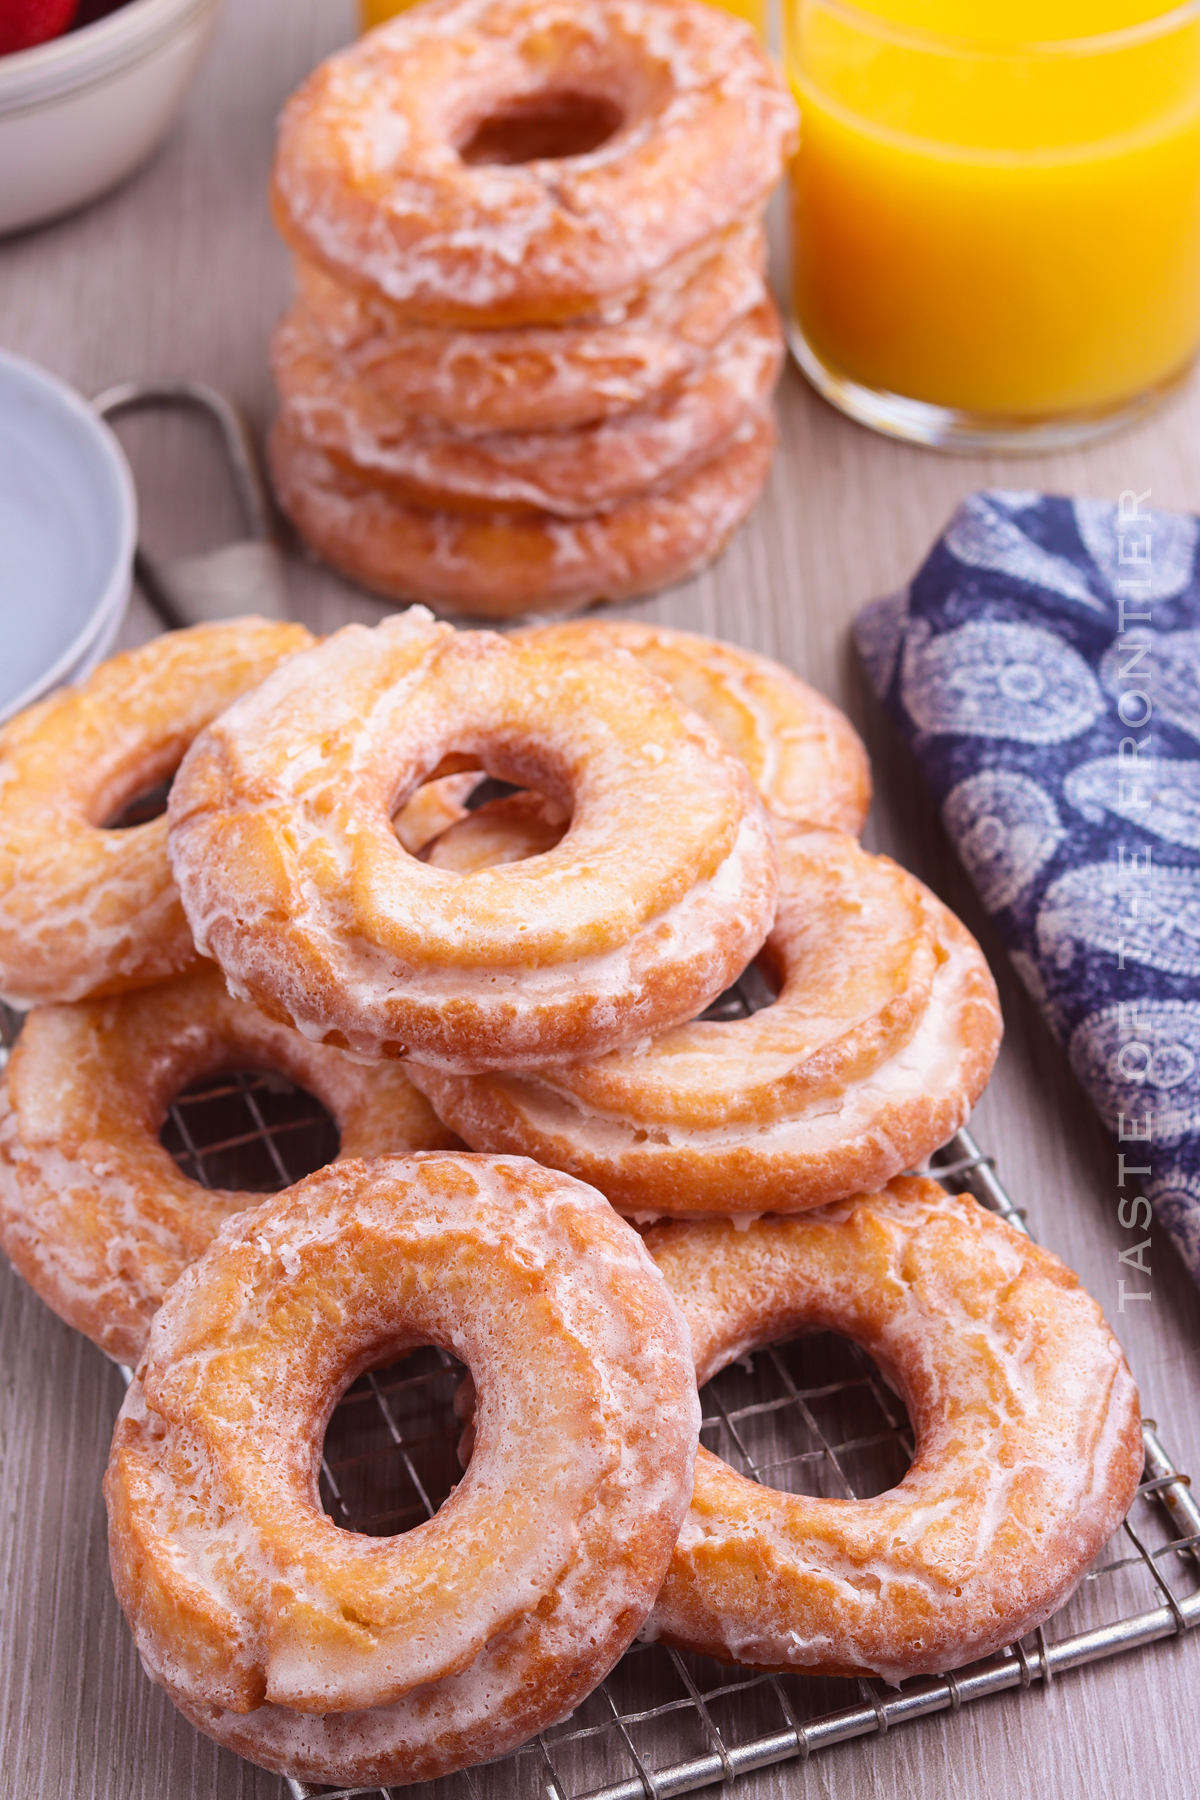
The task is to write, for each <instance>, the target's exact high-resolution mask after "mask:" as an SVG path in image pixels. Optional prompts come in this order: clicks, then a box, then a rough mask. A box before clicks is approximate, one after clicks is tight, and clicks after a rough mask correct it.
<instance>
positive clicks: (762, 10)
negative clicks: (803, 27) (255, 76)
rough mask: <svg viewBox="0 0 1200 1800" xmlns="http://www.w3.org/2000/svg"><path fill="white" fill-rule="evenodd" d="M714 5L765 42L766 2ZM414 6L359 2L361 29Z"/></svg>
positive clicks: (720, 0)
mask: <svg viewBox="0 0 1200 1800" xmlns="http://www.w3.org/2000/svg"><path fill="white" fill-rule="evenodd" d="M715 4H717V5H718V6H724V8H725V11H726V12H731V13H736V14H737V16H738V18H739V19H746V20H747V21H748V22H749V23H750V24H751V25H753V26H754V29H755V30H756V31H757V32H758V35H759V37H761V38H762V39H763V41H764V42H765V41H766V36H767V6H768V0H715ZM415 5H416V0H359V13H360V15H361V17H362V28H363V30H364V31H369V30H370V29H371V27H372V25H382V23H383V21H384V20H385V19H390V18H391V17H392V15H393V14H394V13H399V12H407V11H408V8H409V7H410V6H415Z"/></svg>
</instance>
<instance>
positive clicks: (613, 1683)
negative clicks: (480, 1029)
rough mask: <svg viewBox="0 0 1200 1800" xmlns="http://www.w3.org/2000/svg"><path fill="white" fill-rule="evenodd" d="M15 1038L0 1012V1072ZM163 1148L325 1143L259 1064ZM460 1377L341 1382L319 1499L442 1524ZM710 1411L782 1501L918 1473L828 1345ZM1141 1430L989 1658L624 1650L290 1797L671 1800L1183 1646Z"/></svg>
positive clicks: (270, 1173)
mask: <svg viewBox="0 0 1200 1800" xmlns="http://www.w3.org/2000/svg"><path fill="white" fill-rule="evenodd" d="M770 997H771V996H770V992H769V990H768V989H767V988H766V986H765V983H763V981H762V978H761V977H760V976H759V975H758V974H757V972H756V971H755V970H753V969H751V970H749V971H747V974H746V975H745V976H744V977H743V978H742V981H741V982H740V983H739V984H738V985H737V987H736V988H734V989H731V990H730V992H729V993H728V994H726V995H724V996H722V998H721V999H720V1000H718V1001H717V1002H716V1003H715V1004H714V1005H713V1006H712V1007H711V1008H710V1009H709V1012H708V1014H706V1017H708V1018H724V1019H732V1018H737V1017H739V1016H745V1015H746V1014H748V1013H750V1012H753V1011H756V1010H757V1009H758V1008H759V1007H761V1006H763V1005H764V1004H767V1003H768V1002H769V1000H770ZM18 1028H19V1020H18V1019H17V1017H16V1016H15V1015H13V1014H4V1013H3V1009H0V1059H6V1058H7V1054H8V1048H9V1047H10V1046H11V1045H12V1043H13V1042H14V1041H15V1036H16V1032H17V1029H18ZM162 1135H163V1142H164V1144H165V1145H166V1147H167V1148H168V1149H169V1150H170V1151H171V1152H172V1154H173V1155H174V1156H175V1157H176V1158H177V1160H178V1161H179V1163H180V1165H181V1167H182V1168H184V1169H185V1170H186V1172H187V1173H188V1174H189V1175H192V1176H193V1177H194V1178H195V1179H196V1180H198V1181H200V1182H202V1183H204V1184H205V1185H207V1186H210V1187H238V1188H243V1189H252V1190H259V1191H263V1192H268V1191H271V1190H273V1189H277V1188H279V1187H280V1186H286V1185H287V1184H288V1183H290V1182H291V1181H294V1180H297V1179H298V1178H299V1177H300V1176H301V1175H303V1174H305V1173H306V1172H307V1171H308V1170H310V1169H313V1168H316V1167H318V1166H320V1164H321V1163H323V1162H325V1161H327V1160H328V1159H329V1158H330V1156H332V1155H333V1154H335V1153H336V1145H337V1134H336V1129H335V1127H334V1125H333V1123H332V1121H331V1120H330V1119H329V1117H328V1115H327V1114H326V1113H325V1112H324V1110H323V1109H322V1108H321V1106H320V1105H319V1104H318V1102H317V1101H315V1100H313V1099H312V1098H311V1097H310V1096H309V1095H307V1094H304V1093H301V1092H300V1091H298V1090H297V1089H295V1088H294V1087H293V1086H292V1084H291V1083H290V1082H289V1081H287V1080H286V1078H284V1077H281V1076H278V1075H275V1074H262V1073H255V1072H235V1073H233V1074H229V1075H222V1076H219V1077H216V1078H210V1079H209V1080H207V1081H205V1082H202V1083H200V1084H198V1085H197V1086H195V1087H193V1088H192V1089H189V1090H188V1091H187V1092H186V1093H184V1094H182V1095H180V1096H179V1098H178V1099H177V1100H176V1101H175V1103H174V1104H173V1105H172V1107H171V1109H170V1113H169V1117H168V1119H167V1121H166V1124H165V1125H164V1128H163V1134H162ZM929 1172H930V1173H933V1174H936V1176H937V1178H938V1179H939V1180H940V1181H942V1182H943V1183H944V1184H945V1185H946V1186H947V1187H949V1188H951V1189H952V1190H953V1191H955V1192H964V1191H965V1192H969V1193H971V1194H973V1195H974V1197H975V1198H976V1199H977V1200H978V1201H980V1202H981V1204H983V1205H984V1206H988V1207H990V1208H991V1209H992V1210H994V1211H996V1212H999V1213H1001V1214H1003V1216H1004V1217H1005V1218H1007V1219H1008V1220H1009V1221H1010V1222H1011V1223H1012V1224H1013V1225H1014V1226H1015V1227H1016V1228H1017V1229H1018V1230H1021V1231H1027V1229H1028V1227H1027V1225H1026V1222H1025V1217H1024V1213H1023V1212H1022V1211H1021V1209H1020V1208H1018V1207H1017V1206H1016V1205H1015V1204H1014V1203H1013V1201H1012V1200H1011V1199H1010V1197H1009V1196H1008V1194H1007V1193H1006V1191H1005V1189H1004V1187H1003V1186H1002V1184H1001V1181H1000V1178H999V1176H998V1174H997V1172H996V1169H995V1166H994V1164H993V1162H992V1160H991V1158H990V1157H988V1156H985V1155H984V1154H983V1152H982V1151H981V1150H980V1148H979V1146H978V1144H977V1143H976V1142H975V1140H974V1138H973V1137H972V1136H971V1134H970V1132H968V1131H961V1132H959V1133H958V1134H957V1136H956V1137H955V1138H953V1139H952V1140H951V1142H950V1143H949V1144H948V1145H947V1146H946V1147H945V1149H944V1150H943V1151H941V1152H940V1153H939V1154H938V1155H937V1156H936V1157H935V1158H934V1159H933V1161H932V1163H931V1167H930V1171H929ZM462 1373H463V1370H462V1368H461V1366H460V1365H459V1364H458V1363H456V1362H455V1361H454V1359H453V1358H452V1357H451V1356H449V1355H448V1354H446V1353H445V1352H444V1351H441V1350H436V1349H424V1350H418V1351H416V1352H415V1353H413V1354H412V1355H410V1356H408V1357H406V1358H404V1359H403V1360H402V1361H401V1362H399V1363H396V1364H395V1365H393V1366H392V1367H391V1368H389V1369H384V1370H377V1371H374V1372H373V1373H370V1374H368V1375H365V1376H363V1377H362V1378H360V1379H359V1380H358V1381H356V1382H355V1383H354V1385H353V1386H352V1387H351V1388H350V1389H349V1390H348V1392H347V1393H346V1394H345V1396H344V1397H343V1399H342V1401H341V1403H340V1405H339V1406H338V1408H337V1410H336V1412H335V1413H334V1415H333V1418H332V1419H331V1421H330V1425H329V1429H328V1432H327V1434H326V1439H325V1446H324V1457H323V1460H322V1467H321V1497H322V1501H323V1504H324V1506H325V1509H326V1511H327V1512H328V1513H329V1514H330V1516H331V1517H332V1518H333V1519H335V1520H336V1521H337V1523H338V1524H339V1525H341V1526H343V1527H344V1528H345V1529H346V1530H351V1531H358V1532H365V1533H368V1534H371V1535H375V1536H389V1535H393V1534H395V1533H397V1532H401V1531H404V1530H407V1529H408V1528H409V1527H410V1526H413V1525H416V1524H419V1523H420V1522H421V1520H423V1519H426V1518H430V1517H432V1516H433V1514H434V1513H435V1512H436V1511H437V1508H438V1506H439V1505H440V1504H441V1502H442V1501H443V1500H444V1499H445V1498H446V1496H447V1494H448V1493H449V1491H450V1489H451V1487H452V1486H453V1485H454V1483H455V1482H456V1481H457V1480H458V1479H459V1478H460V1475H461V1470H460V1468H459V1464H458V1458H457V1440H458V1431H459V1427H458V1424H457V1422H456V1421H455V1419H454V1415H453V1406H452V1402H453V1397H454V1392H455V1389H456V1387H457V1385H458V1382H459V1380H460V1379H461V1376H462ZM702 1402H703V1414H704V1422H703V1425H702V1428H701V1441H702V1442H703V1443H704V1444H705V1445H706V1446H707V1447H708V1448H709V1449H710V1450H712V1451H714V1452H715V1453H716V1454H717V1455H719V1456H722V1457H724V1458H725V1460H726V1461H728V1462H730V1463H731V1464H732V1465H733V1467H734V1468H736V1469H739V1470H740V1471H741V1472H742V1473H743V1474H745V1475H748V1476H750V1477H751V1478H752V1479H755V1480H758V1481H763V1482H765V1483H767V1484H768V1485H770V1486H773V1487H778V1488H784V1489H788V1490H790V1491H794V1492H803V1493H810V1494H818V1495H829V1496H842V1497H845V1498H854V1497H859V1498H861V1497H865V1496H868V1495H872V1494H877V1493H881V1492H882V1491H883V1490H884V1489H886V1488H888V1487H890V1486H892V1485H893V1484H894V1483H895V1482H897V1481H898V1480H899V1479H900V1477H901V1476H902V1475H903V1473H904V1471H905V1469H906V1468H907V1467H908V1464H909V1462H910V1461H911V1457H912V1440H911V1436H910V1432H909V1422H908V1418H907V1416H906V1414H905V1412H904V1408H903V1406H902V1405H901V1403H900V1402H899V1401H898V1400H897V1398H896V1396H895V1395H894V1394H893V1393H892V1392H891V1390H890V1389H889V1388H888V1387H887V1386H886V1385H885V1384H884V1383H883V1381H882V1380H881V1379H880V1377H879V1375H878V1372H877V1370H876V1368H875V1365H874V1364H873V1363H872V1362H871V1360H870V1359H869V1358H868V1357H866V1356H865V1355H864V1354H863V1353H862V1352H861V1351H860V1350H859V1349H858V1348H857V1347H856V1346H855V1345H853V1344H851V1343H849V1342H848V1341H847V1340H845V1339H842V1338H838V1337H835V1336H832V1335H830V1334H828V1333H817V1334H812V1335H809V1336H805V1337H802V1338H799V1339H797V1340H795V1341H794V1342H792V1343H788V1344H782V1345H774V1346H772V1347H771V1348H769V1349H767V1350H764V1351H760V1352H758V1353H756V1354H755V1355H754V1356H753V1357H748V1358H746V1359H745V1360H744V1361H743V1362H742V1363H740V1364H737V1365H735V1366H733V1367H731V1368H729V1369H726V1370H724V1371H723V1372H722V1373H721V1374H720V1375H719V1376H717V1377H716V1378H715V1379H714V1380H713V1381H711V1382H710V1383H709V1384H708V1385H707V1387H706V1388H705V1389H704V1391H703V1394H702ZM1143 1437H1144V1440H1145V1451H1146V1462H1145V1471H1144V1479H1143V1481H1142V1485H1141V1487H1140V1488H1139V1490H1138V1494H1137V1498H1136V1499H1135V1501H1134V1504H1133V1507H1132V1508H1131V1510H1130V1514H1129V1517H1128V1518H1127V1519H1126V1520H1125V1523H1124V1525H1123V1526H1122V1528H1121V1531H1120V1532H1119V1533H1118V1534H1117V1536H1116V1537H1115V1538H1114V1539H1113V1540H1112V1541H1111V1542H1110V1544H1109V1545H1108V1546H1107V1547H1106V1549H1105V1551H1104V1552H1103V1553H1102V1555H1101V1557H1100V1559H1099V1560H1098V1562H1097V1563H1096V1564H1095V1565H1094V1566H1093V1568H1092V1569H1091V1571H1090V1572H1089V1573H1088V1575H1087V1576H1086V1577H1085V1579H1084V1581H1083V1583H1082V1584H1081V1585H1080V1587H1079V1588H1078V1589H1077V1591H1076V1593H1075V1594H1074V1595H1073V1596H1072V1597H1071V1599H1070V1600H1069V1601H1068V1602H1067V1603H1066V1604H1065V1605H1064V1606H1063V1607H1062V1608H1061V1609H1060V1610H1059V1611H1058V1612H1057V1613H1056V1614H1055V1615H1054V1616H1053V1617H1052V1618H1051V1619H1049V1620H1048V1621H1047V1622H1046V1624H1045V1625H1044V1626H1042V1627H1040V1628H1039V1629H1038V1630H1037V1631H1036V1632H1034V1633H1032V1634H1030V1636H1029V1637H1028V1638H1026V1639H1025V1640H1023V1641H1022V1642H1020V1643H1015V1644H1012V1645H1010V1646H1009V1647H1008V1648H1007V1649H1005V1650H1004V1651H1003V1652H1002V1653H1001V1654H999V1655H997V1656H993V1657H989V1658H988V1659H986V1660H985V1661H983V1662H978V1663H974V1664H972V1665H971V1666H970V1667H968V1668H965V1669H958V1670H947V1671H946V1673H945V1674H943V1675H940V1676H935V1677H924V1678H919V1679H915V1680H912V1681H907V1682H905V1683H904V1684H903V1685H902V1686H901V1687H900V1688H899V1689H893V1688H887V1687H885V1686H883V1684H881V1683H877V1682H874V1681H847V1680H835V1679H827V1678H814V1677H810V1676H805V1675H784V1676H776V1675H764V1674H760V1673H756V1672H755V1671H752V1670H746V1669H736V1668H728V1667H726V1666H724V1665H722V1664H719V1663H715V1662H712V1661H710V1660H708V1659H707V1658H704V1657H698V1656H692V1655H688V1654H682V1653H680V1652H677V1651H675V1650H671V1649H668V1648H666V1647H664V1646H662V1645H658V1644H635V1645H634V1646H633V1647H632V1648H631V1649H630V1650H629V1651H628V1652H627V1653H626V1655H625V1656H624V1657H623V1658H622V1660H621V1661H620V1663H618V1665H617V1667H616V1668H615V1669H614V1670H613V1671H612V1673H611V1674H610V1675H609V1676H608V1678H607V1679H606V1680H605V1681H604V1682H603V1683H602V1684H601V1685H600V1687H599V1688H597V1689H596V1691H595V1692H594V1693H593V1694H592V1695H591V1696H590V1697H589V1698H588V1699H587V1700H586V1701H585V1702H584V1704H583V1705H582V1706H581V1707H580V1708H579V1709H578V1710H577V1711H576V1712H575V1714H574V1715H573V1716H572V1717H571V1718H570V1719H569V1720H568V1721H566V1723H565V1724H563V1725H560V1726H557V1727H554V1728H553V1729H551V1730H548V1731H545V1732H543V1733H541V1734H540V1735H539V1736H538V1737H537V1738H535V1739H533V1740H532V1741H531V1742H530V1743H528V1744H526V1745H525V1746H523V1747H522V1748H521V1749H520V1750H518V1751H516V1752H515V1753H513V1754H512V1755H509V1756H507V1757H504V1758H502V1759H500V1760H498V1761H496V1762H493V1763H487V1764H483V1765H481V1766H479V1767H477V1768H474V1769H469V1770H464V1771H463V1772H462V1773H461V1774H458V1775H454V1776H450V1777H447V1778H444V1779H442V1780H441V1781H437V1782H429V1783H421V1784H419V1785H416V1786H411V1787H403V1788H380V1787H371V1788H362V1787H356V1788H328V1787H313V1786H309V1785H308V1784H306V1783H303V1782H298V1781H281V1783H280V1796H281V1800H287V1797H288V1796H290V1797H291V1800H313V1797H314V1796H318V1795H320V1796H324V1797H326V1800H350V1796H365V1795H373V1796H375V1797H376V1800H390V1797H391V1796H400V1795H403V1796H404V1797H405V1800H673V1797H674V1796H676V1795H681V1794H688V1793H691V1792H693V1791H694V1790H696V1789H698V1788H702V1787H712V1786H714V1785H717V1784H722V1783H729V1782H732V1781H733V1780H734V1779H735V1778H736V1777H737V1776H739V1775H743V1774H746V1773H748V1772H749V1771H751V1770H754V1769H761V1768H765V1767H767V1766H768V1765H770V1764H773V1763H782V1762H786V1761H789V1760H795V1759H803V1760H806V1759H807V1758H808V1757H810V1756H813V1755H815V1754H817V1753H818V1752H819V1751H821V1750H824V1749H827V1748H829V1747H830V1746H831V1745H834V1744H839V1743H844V1742H845V1741H847V1740H848V1739H851V1738H860V1737H869V1736H871V1735H873V1734H874V1735H883V1734H884V1733H886V1732H887V1731H889V1730H891V1729H893V1728H894V1727H895V1726H897V1725H901V1724H904V1723H907V1722H909V1721H911V1720H915V1719H919V1718H922V1717H924V1716H925V1715H927V1714H930V1713H937V1712H943V1711H947V1710H950V1711H954V1712H957V1711H958V1710H959V1709H960V1708H961V1707H963V1706H965V1705H968V1704H970V1703H972V1702H974V1701H976V1700H979V1699H982V1698H983V1697H984V1696H985V1695H988V1694H995V1693H1000V1692H1002V1691H1004V1690H1005V1689H1008V1688H1015V1689H1023V1690H1031V1689H1032V1688H1033V1687H1034V1686H1035V1685H1037V1684H1039V1683H1043V1684H1049V1683H1051V1682H1053V1681H1055V1680H1058V1679H1059V1678H1061V1677H1062V1676H1064V1675H1066V1674H1067V1673H1068V1672H1069V1671H1070V1670H1072V1669H1076V1668H1079V1667H1081V1666H1083V1665H1084V1664H1085V1663H1090V1662H1095V1661H1098V1660H1100V1659H1102V1658H1105V1657H1109V1656H1115V1655H1117V1654H1118V1653H1120V1652H1122V1651H1127V1650H1132V1649H1135V1648H1137V1647H1139V1646H1144V1645H1149V1644H1152V1643H1154V1642H1156V1641H1157V1640H1160V1639H1164V1638H1169V1637H1173V1636H1175V1635H1177V1634H1180V1633H1183V1632H1186V1631H1187V1630H1189V1629H1190V1628H1191V1627H1192V1626H1194V1625H1195V1624H1197V1623H1198V1622H1200V1507H1198V1506H1197V1504H1196V1502H1195V1501H1194V1500H1193V1499H1192V1497H1191V1494H1190V1492H1189V1480H1188V1477H1187V1475H1185V1474H1183V1473H1181V1472H1179V1471H1177V1470H1176V1469H1175V1467H1174V1466H1173V1464H1172V1462H1171V1458H1170V1456H1169V1453H1168V1451H1167V1449H1166V1447H1165V1445H1164V1443H1163V1441H1162V1439H1160V1437H1159V1435H1158V1431H1157V1427H1156V1426H1155V1424H1154V1423H1153V1421H1149V1420H1147V1421H1145V1422H1144V1424H1143Z"/></svg>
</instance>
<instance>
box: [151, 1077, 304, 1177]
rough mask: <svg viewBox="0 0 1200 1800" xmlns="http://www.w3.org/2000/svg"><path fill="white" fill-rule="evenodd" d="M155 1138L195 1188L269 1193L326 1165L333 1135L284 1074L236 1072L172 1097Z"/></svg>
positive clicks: (206, 1079)
mask: <svg viewBox="0 0 1200 1800" xmlns="http://www.w3.org/2000/svg"><path fill="white" fill-rule="evenodd" d="M159 1142H160V1143H161V1144H162V1146H163V1148H164V1149H165V1150H167V1151H169V1153H170V1154H171V1155H172V1156H173V1157H174V1158H175V1161H176V1162H177V1163H178V1164H179V1167H180V1169H181V1170H182V1171H183V1173H184V1174H185V1175H187V1176H189V1177H190V1178H191V1180H193V1181H198V1182H199V1183H200V1185H201V1187H206V1188H223V1189H227V1190H230V1189H231V1190H233V1191H234V1192H238V1193H250V1194H275V1193H278V1192H279V1190H280V1188H285V1187H290V1186H291V1185H292V1183H293V1182H295V1181H299V1180H300V1178H301V1176H303V1175H311V1174H312V1173H313V1171H314V1170H316V1169H323V1168H324V1167H325V1165H326V1163H331V1162H332V1161H333V1160H334V1158H335V1157H336V1155H337V1153H338V1147H339V1133H338V1128H337V1125H336V1124H335V1123H334V1121H333V1119H332V1118H331V1116H330V1114H329V1113H328V1112H327V1111H326V1110H325V1108H324V1107H323V1106H322V1105H321V1102H320V1101H319V1100H317V1099H314V1097H313V1095H312V1094H309V1093H306V1092H305V1091H304V1089H303V1088H298V1087H297V1086H296V1085H295V1083H294V1082H292V1081H291V1080H289V1078H288V1077H287V1076H286V1075H283V1074H281V1073H280V1072H279V1071H278V1070H275V1069H255V1070H246V1069H238V1070H234V1071H233V1072H225V1071H222V1072H220V1073H217V1074H212V1075H206V1076H204V1077H203V1078H202V1079H201V1080H199V1081H194V1082H193V1083H192V1084H191V1085H190V1086H189V1087H187V1088H185V1089H184V1090H183V1092H182V1093H181V1094H178V1095H176V1097H175V1099H174V1100H173V1101H172V1102H171V1105H170V1107H169V1108H168V1109H167V1117H166V1119H165V1120H164V1122H163V1127H162V1130H161V1131H160V1133H159Z"/></svg>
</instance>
